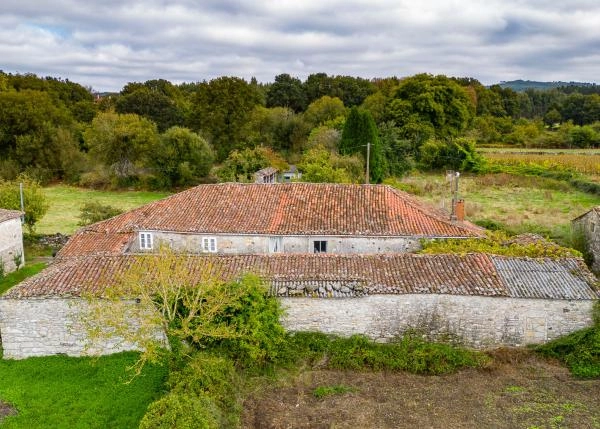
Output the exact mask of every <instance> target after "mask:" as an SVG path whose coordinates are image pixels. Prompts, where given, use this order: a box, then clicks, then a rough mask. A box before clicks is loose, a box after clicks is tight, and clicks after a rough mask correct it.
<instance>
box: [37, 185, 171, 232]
mask: <svg viewBox="0 0 600 429" xmlns="http://www.w3.org/2000/svg"><path fill="white" fill-rule="evenodd" d="M44 194H45V195H46V197H47V199H48V202H49V204H50V208H49V209H48V213H46V215H45V216H44V217H43V218H42V219H41V220H40V222H39V223H38V224H37V225H36V232H37V233H40V234H55V233H57V232H60V233H62V234H72V233H73V232H74V231H76V230H77V229H78V228H79V226H78V225H77V222H79V213H80V211H79V210H80V209H81V206H82V205H83V204H84V203H86V202H88V201H97V202H99V203H101V204H107V205H111V206H113V207H117V208H120V209H121V210H130V209H133V208H135V207H139V206H142V205H144V204H147V203H150V202H152V201H155V200H158V199H161V198H164V197H166V196H168V195H170V194H169V193H168V192H149V191H97V190H92V189H82V188H76V187H74V186H66V185H55V186H50V187H47V188H44Z"/></svg>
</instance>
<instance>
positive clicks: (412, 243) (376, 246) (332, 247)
mask: <svg viewBox="0 0 600 429" xmlns="http://www.w3.org/2000/svg"><path fill="white" fill-rule="evenodd" d="M152 234H153V240H154V248H155V249H156V248H157V247H158V245H159V243H161V242H162V243H166V244H168V245H169V246H170V247H171V248H172V249H176V250H180V251H186V252H190V253H200V252H201V251H202V237H216V239H217V251H218V252H219V253H226V254H235V253H269V240H270V238H271V237H275V236H268V235H250V234H248V235H243V234H239V235H232V234H207V235H202V234H182V233H169V232H156V231H154V232H152ZM277 237H281V244H282V245H283V252H284V253H313V250H314V247H313V242H314V241H317V240H325V241H327V253H336V254H339V253H398V252H413V251H415V250H418V249H419V248H420V243H419V240H418V239H416V238H412V237H345V236H306V235H284V236H281V235H280V236H277ZM139 244H140V243H139V238H138V237H136V239H135V240H133V242H132V244H131V247H130V249H129V251H130V252H139V251H140V248H139Z"/></svg>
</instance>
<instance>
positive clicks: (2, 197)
mask: <svg viewBox="0 0 600 429" xmlns="http://www.w3.org/2000/svg"><path fill="white" fill-rule="evenodd" d="M19 183H23V202H24V206H25V225H26V226H27V229H28V230H29V232H30V233H32V232H33V231H34V229H35V224H36V223H37V222H38V221H39V220H40V219H41V218H42V217H43V216H44V215H45V214H46V212H47V211H48V202H47V201H46V197H45V196H44V193H43V191H42V188H41V186H40V184H39V183H38V182H36V181H35V180H33V179H31V178H29V177H28V176H25V175H20V176H19V177H17V179H15V180H14V181H2V180H0V207H3V208H6V209H12V210H21V199H20V195H19Z"/></svg>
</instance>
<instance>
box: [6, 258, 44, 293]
mask: <svg viewBox="0 0 600 429" xmlns="http://www.w3.org/2000/svg"><path fill="white" fill-rule="evenodd" d="M44 268H46V263H44V262H38V263H35V264H32V265H26V266H25V267H23V268H21V269H20V270H19V271H13V272H12V273H9V274H6V275H5V276H4V277H2V278H0V295H2V294H3V293H4V292H5V291H7V290H9V289H10V288H11V287H13V286H14V285H16V284H17V283H20V282H22V281H23V280H25V279H26V278H27V277H31V276H33V275H34V274H37V273H39V272H40V271H42V270H43V269H44Z"/></svg>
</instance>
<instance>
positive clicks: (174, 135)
mask: <svg viewBox="0 0 600 429" xmlns="http://www.w3.org/2000/svg"><path fill="white" fill-rule="evenodd" d="M213 161H214V152H213V150H212V148H211V147H210V145H209V144H208V143H207V142H206V140H204V139H203V138H202V137H200V136H199V135H198V134H196V133H194V132H192V131H190V130H188V129H187V128H182V127H172V128H169V129H168V130H167V131H165V133H164V134H162V135H161V136H160V138H159V142H158V146H157V149H156V151H155V152H154V154H153V156H152V157H151V164H152V166H153V167H154V168H155V170H156V172H157V174H158V176H159V178H160V180H161V184H162V185H163V186H164V187H170V186H173V185H175V186H185V185H190V184H193V183H196V182H197V181H198V179H200V178H202V177H205V176H207V175H208V173H209V171H210V168H211V166H212V163H213Z"/></svg>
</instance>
